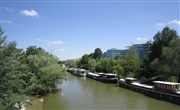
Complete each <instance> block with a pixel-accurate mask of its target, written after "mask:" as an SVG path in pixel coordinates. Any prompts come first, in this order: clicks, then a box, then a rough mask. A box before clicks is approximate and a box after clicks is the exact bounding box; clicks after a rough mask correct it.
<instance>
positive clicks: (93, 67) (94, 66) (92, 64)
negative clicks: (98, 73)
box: [88, 59, 97, 72]
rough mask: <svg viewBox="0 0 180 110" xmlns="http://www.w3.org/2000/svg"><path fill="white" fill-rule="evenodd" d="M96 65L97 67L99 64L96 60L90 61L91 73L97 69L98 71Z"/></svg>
mask: <svg viewBox="0 0 180 110" xmlns="http://www.w3.org/2000/svg"><path fill="white" fill-rule="evenodd" d="M96 65H97V63H96V60H95V59H90V60H89V61H88V69H89V70H90V71H92V72H94V71H95V69H96Z"/></svg>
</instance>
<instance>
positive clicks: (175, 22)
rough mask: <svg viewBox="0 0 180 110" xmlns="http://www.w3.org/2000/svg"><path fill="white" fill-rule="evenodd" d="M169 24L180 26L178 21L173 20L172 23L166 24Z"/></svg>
mask: <svg viewBox="0 0 180 110" xmlns="http://www.w3.org/2000/svg"><path fill="white" fill-rule="evenodd" d="M168 23H169V24H176V25H180V20H177V19H174V20H172V21H169V22H168Z"/></svg>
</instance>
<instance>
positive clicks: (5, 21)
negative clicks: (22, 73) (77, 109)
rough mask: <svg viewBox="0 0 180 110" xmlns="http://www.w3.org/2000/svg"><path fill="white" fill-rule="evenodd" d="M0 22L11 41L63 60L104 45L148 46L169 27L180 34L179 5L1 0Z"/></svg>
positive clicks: (104, 1) (105, 0)
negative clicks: (43, 51) (164, 28)
mask: <svg viewBox="0 0 180 110" xmlns="http://www.w3.org/2000/svg"><path fill="white" fill-rule="evenodd" d="M0 2H1V14H0V16H1V17H0V22H1V26H2V28H3V30H4V31H5V34H4V35H8V38H7V40H8V41H14V40H15V41H16V42H17V44H18V46H17V47H19V48H23V49H24V50H25V49H26V48H27V47H28V46H30V45H35V46H37V47H42V48H43V49H45V50H46V51H48V52H50V53H52V54H54V55H56V56H57V57H58V58H60V60H66V59H74V58H80V57H81V56H82V55H84V54H89V53H92V52H94V49H95V48H97V47H99V48H101V50H102V51H103V52H105V51H106V50H108V49H111V48H117V49H124V48H125V46H129V45H132V44H139V43H146V42H147V41H148V40H152V38H153V36H154V35H155V34H156V33H157V32H158V31H161V30H162V28H163V27H164V26H169V27H170V28H173V29H175V30H176V31H177V33H178V35H179V34H180V15H179V9H180V1H178V0H173V1H168V0H163V1H156V0H155V1H154V2H153V1H147V0H146V1H145V0H143V1H122V0H121V1H109V0H103V1H102V0H99V1H97V0H93V1H88V0H84V1H73V0H71V1H70V0H68V1H57V0H55V1H49V0H48V1H35V0H30V1H29V0H27V1H23V0H14V1H12V0H11V1H10V0H6V1H5V0H1V1H0Z"/></svg>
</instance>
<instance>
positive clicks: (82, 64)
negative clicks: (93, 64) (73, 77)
mask: <svg viewBox="0 0 180 110" xmlns="http://www.w3.org/2000/svg"><path fill="white" fill-rule="evenodd" d="M90 59H92V56H91V54H90V55H88V54H85V55H83V56H82V58H81V60H80V61H79V65H78V67H79V68H83V69H88V62H89V60H90Z"/></svg>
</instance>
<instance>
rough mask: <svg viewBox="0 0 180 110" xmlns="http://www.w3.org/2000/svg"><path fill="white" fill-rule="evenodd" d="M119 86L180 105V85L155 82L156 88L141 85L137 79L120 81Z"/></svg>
mask: <svg viewBox="0 0 180 110" xmlns="http://www.w3.org/2000/svg"><path fill="white" fill-rule="evenodd" d="M118 85H119V86H120V87H123V88H127V89H130V90H133V91H136V92H139V93H142V94H144V95H147V96H150V97H153V98H156V99H160V100H165V101H168V102H171V103H175V104H177V105H180V83H172V82H164V81H154V86H151V85H146V84H140V83H139V82H138V81H137V80H136V79H135V78H126V79H120V80H119V81H118Z"/></svg>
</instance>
